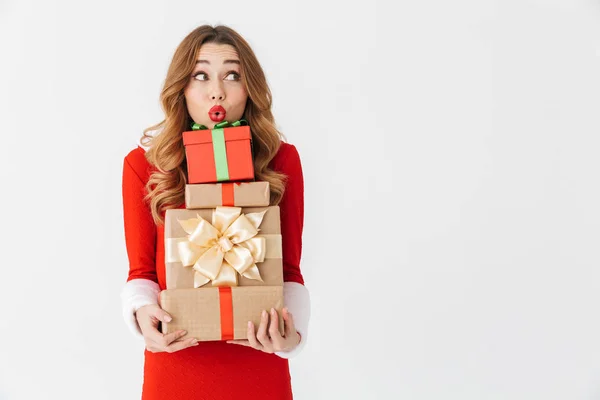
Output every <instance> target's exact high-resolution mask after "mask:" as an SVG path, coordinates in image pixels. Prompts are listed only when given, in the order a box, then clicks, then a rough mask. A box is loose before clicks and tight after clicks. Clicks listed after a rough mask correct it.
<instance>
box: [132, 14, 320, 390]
mask: <svg viewBox="0 0 600 400" xmlns="http://www.w3.org/2000/svg"><path fill="white" fill-rule="evenodd" d="M161 103H162V106H163V110H164V112H165V119H164V120H163V121H162V122H161V123H159V124H157V125H155V126H152V127H150V128H148V129H146V130H145V131H144V135H143V137H142V139H141V144H142V146H138V147H137V148H136V149H134V150H132V151H131V152H130V153H129V154H128V155H127V156H126V157H125V160H124V164H123V207H124V209H123V213H124V223H125V241H126V246H127V253H128V258H129V275H128V278H127V283H126V284H125V286H124V288H123V291H122V294H121V297H122V301H123V313H124V317H125V320H126V321H127V323H128V325H129V326H130V328H131V330H132V332H133V333H134V334H135V335H136V336H138V337H140V338H143V340H144V341H145V344H146V349H145V351H144V356H145V362H144V384H143V390H142V392H143V393H142V398H143V399H145V400H152V399H161V400H165V399H221V400H226V399H236V400H237V399H277V400H283V399H291V398H292V390H291V380H290V373H289V366H288V360H287V359H288V358H290V357H292V356H294V355H296V354H298V353H299V352H300V350H301V349H302V347H303V346H304V344H305V342H306V339H307V328H308V321H309V318H310V299H309V294H308V291H307V289H306V288H305V287H304V279H303V277H302V273H301V271H300V256H301V251H302V228H303V219H304V197H303V196H304V183H303V176H302V166H301V163H300V157H299V155H298V152H297V150H296V148H295V147H294V146H293V145H291V144H288V143H285V142H282V141H281V138H282V135H281V133H280V132H278V131H277V129H276V128H275V124H274V118H273V114H272V113H271V92H270V90H269V87H268V86H267V82H266V79H265V76H264V73H263V70H262V68H261V66H260V64H259V63H258V61H257V59H256V56H255V55H254V53H253V51H252V49H251V48H250V46H249V45H248V43H247V42H246V41H245V40H244V39H243V38H242V37H241V36H240V35H239V34H237V33H236V32H235V31H233V30H232V29H230V28H228V27H226V26H217V27H211V26H208V25H204V26H200V27H198V28H197V29H195V30H194V31H192V32H191V33H190V34H189V35H188V36H187V37H186V38H185V39H184V40H183V42H182V43H181V44H180V45H179V46H178V47H177V50H176V51H175V54H174V56H173V59H172V61H171V64H170V66H169V70H168V72H167V77H166V80H165V84H164V87H163V90H162V94H161ZM242 118H243V119H245V120H246V121H248V125H249V126H250V129H251V132H252V139H253V141H252V142H253V146H254V158H255V159H254V168H255V177H256V180H259V181H268V182H269V183H270V186H271V204H272V205H279V207H280V214H281V233H282V246H283V269H284V281H285V282H284V301H285V305H286V307H287V309H284V311H283V319H284V321H285V334H284V335H283V336H282V335H280V334H279V332H278V331H277V327H276V326H275V325H273V324H271V326H270V327H268V323H267V321H268V316H267V314H266V313H265V312H263V314H262V322H261V323H260V325H259V326H253V325H252V324H249V327H248V337H247V339H246V340H235V341H227V342H222V341H221V342H219V341H215V342H197V341H196V340H194V339H193V338H191V339H188V338H186V339H185V340H184V339H181V338H182V336H184V335H185V332H182V331H179V332H173V333H171V334H167V335H163V334H162V333H161V332H160V331H159V330H158V324H159V321H165V322H168V321H169V320H170V318H171V317H170V316H169V315H168V313H167V312H165V311H164V310H162V309H161V308H160V306H159V304H158V301H157V299H158V293H159V292H160V290H163V289H165V264H164V258H165V253H164V239H163V238H164V226H163V223H164V216H165V210H166V209H168V208H184V207H185V204H184V189H185V184H186V173H187V171H186V159H185V150H184V146H183V142H182V136H181V134H182V132H184V131H186V130H191V125H192V124H194V123H197V124H202V125H205V126H206V127H208V128H209V129H212V128H213V127H214V125H215V124H217V123H218V122H221V121H223V120H226V121H229V122H234V121H237V120H239V119H242ZM150 131H157V132H158V133H157V134H155V135H150V134H148V132H150ZM266 311H267V312H268V311H269V310H266ZM271 312H272V311H271ZM272 315H273V316H274V317H277V315H276V312H275V313H274V314H273V312H272Z"/></svg>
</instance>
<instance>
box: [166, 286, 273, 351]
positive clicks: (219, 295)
mask: <svg viewBox="0 0 600 400" xmlns="http://www.w3.org/2000/svg"><path fill="white" fill-rule="evenodd" d="M160 305H161V307H162V308H163V309H164V310H165V311H167V312H168V313H169V314H170V315H171V316H172V317H173V319H172V321H171V322H168V323H164V322H163V323H161V330H162V333H165V334H166V333H170V332H175V331H177V330H180V329H183V330H186V331H187V334H186V335H185V336H184V338H187V337H194V338H196V339H198V340H199V341H211V340H231V339H246V338H247V337H248V334H247V332H248V321H252V322H253V323H254V327H255V329H258V326H259V325H260V319H261V312H262V311H263V310H266V311H267V312H269V311H270V310H271V307H272V308H275V310H277V315H278V316H279V331H280V333H281V335H283V334H284V329H283V328H284V321H283V317H282V313H281V310H282V309H283V306H284V305H283V286H248V287H231V288H229V287H221V288H210V287H209V288H198V289H170V290H169V289H167V290H163V291H162V292H161V293H160ZM270 319H271V316H270V314H269V320H270Z"/></svg>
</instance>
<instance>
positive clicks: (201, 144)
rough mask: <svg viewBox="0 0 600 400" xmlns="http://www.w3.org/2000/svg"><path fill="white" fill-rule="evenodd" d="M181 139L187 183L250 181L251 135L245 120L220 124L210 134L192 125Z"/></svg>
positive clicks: (251, 178) (251, 165) (252, 171)
mask: <svg viewBox="0 0 600 400" xmlns="http://www.w3.org/2000/svg"><path fill="white" fill-rule="evenodd" d="M244 124H246V125H244ZM194 128H197V129H194ZM182 135H183V145H184V146H185V154H186V158H187V169H188V171H187V173H188V183H190V184H194V183H215V182H227V181H251V180H254V163H253V161H252V158H253V157H252V134H251V132H250V127H249V126H248V125H247V122H246V121H245V120H243V119H242V120H239V121H235V122H233V123H231V124H230V123H229V122H228V121H223V122H220V123H218V124H216V125H215V127H214V128H213V129H212V130H209V129H208V128H206V127H205V126H204V125H199V126H198V125H197V124H194V126H193V130H191V131H186V132H183V133H182Z"/></svg>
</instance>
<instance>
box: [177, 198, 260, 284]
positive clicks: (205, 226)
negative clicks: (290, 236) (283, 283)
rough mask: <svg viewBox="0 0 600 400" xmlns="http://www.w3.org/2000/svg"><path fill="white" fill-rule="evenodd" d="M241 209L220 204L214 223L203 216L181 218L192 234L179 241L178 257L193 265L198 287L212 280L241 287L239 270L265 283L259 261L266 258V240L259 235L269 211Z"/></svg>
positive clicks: (182, 224)
mask: <svg viewBox="0 0 600 400" xmlns="http://www.w3.org/2000/svg"><path fill="white" fill-rule="evenodd" d="M241 212H242V209H241V208H240V207H217V208H216V210H215V211H213V214H212V225H211V224H210V223H208V221H206V220H205V219H204V218H202V217H201V216H200V215H197V218H191V219H186V220H179V223H180V224H181V226H182V228H183V230H184V231H185V232H186V233H187V234H188V236H187V238H182V239H183V240H178V241H177V252H178V253H179V254H178V258H179V259H180V260H181V262H182V264H183V266H184V267H189V266H192V265H193V269H194V271H195V274H194V287H195V288H198V287H200V286H203V285H205V284H207V283H208V282H210V281H212V284H213V286H237V285H238V276H237V274H238V273H239V274H240V275H242V276H244V277H246V278H249V279H257V280H259V281H261V282H263V280H262V278H261V276H260V272H259V271H258V267H257V266H256V263H257V262H263V261H264V260H265V253H266V240H265V238H264V237H260V236H258V237H256V235H257V234H258V231H259V230H260V229H258V227H259V226H260V224H261V222H262V220H263V217H264V215H265V213H266V212H267V210H264V211H262V212H257V213H248V214H242V213H241ZM236 272H237V273H236Z"/></svg>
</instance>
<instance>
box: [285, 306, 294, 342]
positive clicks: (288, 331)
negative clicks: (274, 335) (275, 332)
mask: <svg viewBox="0 0 600 400" xmlns="http://www.w3.org/2000/svg"><path fill="white" fill-rule="evenodd" d="M282 314H283V321H284V322H285V323H284V327H285V336H286V337H288V336H290V335H293V334H294V333H295V332H296V326H295V325H294V316H293V315H292V313H291V312H290V310H288V309H287V307H286V308H284V309H283V313H282Z"/></svg>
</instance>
